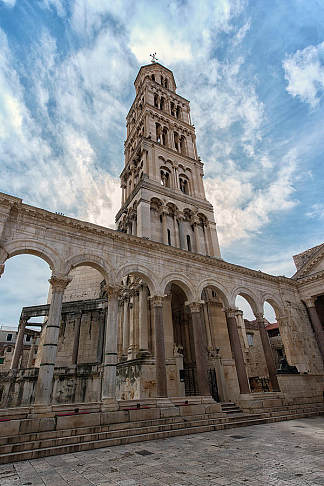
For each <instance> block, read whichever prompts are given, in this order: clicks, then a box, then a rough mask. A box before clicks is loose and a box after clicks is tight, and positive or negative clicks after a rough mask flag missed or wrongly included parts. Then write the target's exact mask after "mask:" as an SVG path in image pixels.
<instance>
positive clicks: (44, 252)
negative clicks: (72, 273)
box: [2, 240, 64, 273]
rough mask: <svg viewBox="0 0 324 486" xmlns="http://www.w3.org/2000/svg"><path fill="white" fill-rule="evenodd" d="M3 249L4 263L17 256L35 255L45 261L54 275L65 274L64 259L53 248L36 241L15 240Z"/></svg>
mask: <svg viewBox="0 0 324 486" xmlns="http://www.w3.org/2000/svg"><path fill="white" fill-rule="evenodd" d="M2 248H3V250H4V253H5V255H6V256H5V259H4V261H3V263H4V262H5V261H6V260H9V258H12V257H14V256H16V255H34V256H37V257H39V258H41V259H42V260H44V261H45V262H46V263H47V264H48V265H49V267H50V269H51V270H52V272H53V273H64V272H63V267H64V264H63V260H62V258H61V257H60V256H59V254H58V253H57V252H56V251H55V250H54V249H53V248H51V247H49V246H47V245H45V244H44V243H41V242H39V241H35V240H15V241H12V242H10V243H8V244H6V245H4V246H3V247H2Z"/></svg>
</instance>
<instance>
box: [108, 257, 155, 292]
mask: <svg viewBox="0 0 324 486" xmlns="http://www.w3.org/2000/svg"><path fill="white" fill-rule="evenodd" d="M130 274H135V275H138V276H139V277H141V278H142V279H143V280H145V282H146V283H147V285H148V287H149V290H150V294H151V295H157V293H158V292H157V291H158V284H157V278H156V276H155V274H154V273H153V272H152V271H151V270H150V269H149V268H147V267H145V266H144V265H139V264H136V263H128V264H126V265H124V266H123V267H121V268H120V269H119V270H118V272H117V274H116V282H117V283H118V282H120V281H121V280H122V279H123V278H124V277H127V275H130Z"/></svg>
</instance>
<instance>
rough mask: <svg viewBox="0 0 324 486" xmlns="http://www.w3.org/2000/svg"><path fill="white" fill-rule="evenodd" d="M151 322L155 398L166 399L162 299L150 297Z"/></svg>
mask: <svg viewBox="0 0 324 486" xmlns="http://www.w3.org/2000/svg"><path fill="white" fill-rule="evenodd" d="M151 302H152V309H153V321H154V329H155V364H156V396H157V397H159V398H160V397H167V396H168V393H167V376H166V366H165V345H164V328H163V297H160V296H158V295H156V296H154V297H152V299H151Z"/></svg>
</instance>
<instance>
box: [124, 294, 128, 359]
mask: <svg viewBox="0 0 324 486" xmlns="http://www.w3.org/2000/svg"><path fill="white" fill-rule="evenodd" d="M128 304H129V299H128V297H127V296H124V316H123V355H124V357H126V358H127V356H128V346H129V312H128Z"/></svg>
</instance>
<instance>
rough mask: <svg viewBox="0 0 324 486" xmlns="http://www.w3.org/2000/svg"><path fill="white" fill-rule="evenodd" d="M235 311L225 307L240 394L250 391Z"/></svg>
mask: <svg viewBox="0 0 324 486" xmlns="http://www.w3.org/2000/svg"><path fill="white" fill-rule="evenodd" d="M236 312H237V309H225V314H226V322H227V329H228V335H229V339H230V345H231V349H232V353H233V357H234V361H235V367H236V373H237V379H238V382H239V386H240V392H241V393H242V394H247V393H250V385H249V380H248V377H247V373H246V368H245V363H244V358H243V352H242V347H241V342H240V337H239V333H238V330H237V324H236V318H235V314H236Z"/></svg>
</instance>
